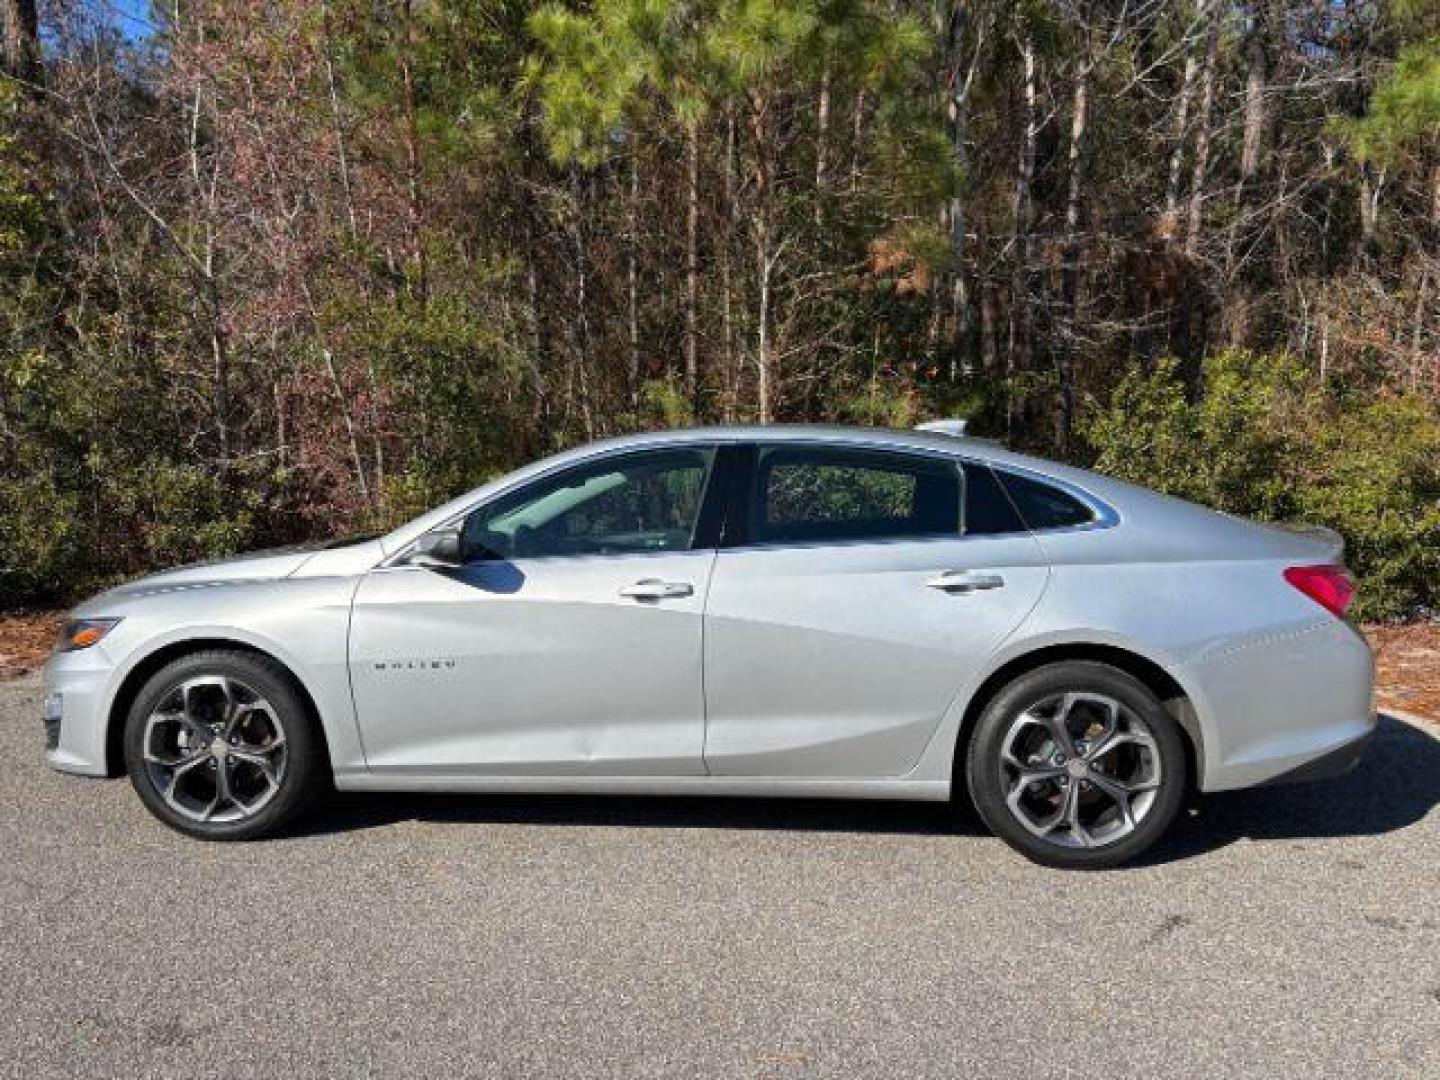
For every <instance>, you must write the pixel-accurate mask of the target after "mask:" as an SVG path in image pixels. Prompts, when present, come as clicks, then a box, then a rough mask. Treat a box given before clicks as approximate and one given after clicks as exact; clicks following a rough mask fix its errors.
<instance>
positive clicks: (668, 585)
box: [620, 578, 695, 600]
mask: <svg viewBox="0 0 1440 1080" xmlns="http://www.w3.org/2000/svg"><path fill="white" fill-rule="evenodd" d="M694 593H695V587H694V586H693V585H691V584H690V583H689V582H688V581H661V580H660V579H659V578H646V579H645V580H644V581H637V582H635V584H634V585H626V586H625V587H624V588H623V589H621V590H620V595H621V596H628V597H629V598H630V599H631V600H675V599H678V598H680V597H682V596H693V595H694Z"/></svg>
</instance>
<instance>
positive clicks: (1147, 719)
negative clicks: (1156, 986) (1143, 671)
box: [965, 660, 1189, 870]
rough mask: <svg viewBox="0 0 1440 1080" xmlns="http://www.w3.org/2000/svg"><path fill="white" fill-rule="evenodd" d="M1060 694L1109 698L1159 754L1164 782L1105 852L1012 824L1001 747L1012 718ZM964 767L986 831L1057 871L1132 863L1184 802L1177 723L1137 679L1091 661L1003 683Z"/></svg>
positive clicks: (1182, 760)
mask: <svg viewBox="0 0 1440 1080" xmlns="http://www.w3.org/2000/svg"><path fill="white" fill-rule="evenodd" d="M1066 690H1090V691H1096V692H1099V693H1103V694H1106V695H1109V696H1110V697H1113V698H1115V699H1116V700H1117V701H1119V702H1120V703H1121V704H1123V705H1124V706H1125V707H1126V708H1128V709H1129V710H1131V711H1132V712H1133V713H1134V714H1135V715H1136V716H1138V717H1139V718H1140V719H1141V720H1142V721H1144V723H1145V725H1146V726H1147V727H1148V728H1149V729H1150V732H1151V734H1152V735H1153V736H1154V738H1155V743H1156V746H1157V748H1158V750H1159V756H1160V766H1161V770H1162V777H1163V778H1162V781H1161V786H1160V790H1159V791H1158V792H1157V793H1156V798H1155V801H1154V802H1153V803H1152V804H1151V806H1150V810H1149V812H1148V813H1146V815H1145V816H1144V818H1143V819H1142V820H1141V821H1140V823H1139V825H1138V826H1137V827H1136V829H1135V831H1134V832H1132V833H1131V834H1130V835H1128V836H1126V837H1124V838H1123V839H1121V840H1118V841H1116V842H1115V843H1113V844H1107V845H1105V846H1104V847H1099V848H1066V847H1062V846H1060V845H1058V844H1051V843H1048V842H1046V841H1045V840H1042V839H1041V838H1040V837H1038V836H1036V835H1035V834H1034V833H1032V832H1030V831H1029V830H1028V829H1026V828H1025V827H1024V826H1023V825H1022V824H1020V822H1018V821H1016V820H1015V818H1014V816H1013V815H1012V814H1011V812H1010V808H1009V807H1008V806H1006V804H1005V792H1004V791H1003V790H1001V785H1000V780H999V769H998V761H999V755H1000V742H1001V740H1002V739H1003V738H1004V736H1005V734H1006V732H1007V731H1008V730H1009V726H1010V723H1011V721H1012V720H1013V719H1014V717H1016V716H1018V715H1019V713H1020V712H1021V711H1022V710H1023V709H1025V708H1028V707H1029V706H1031V705H1034V704H1035V703H1036V702H1037V701H1040V700H1041V699H1043V698H1046V697H1049V696H1051V695H1053V694H1056V693H1059V692H1063V691H1066ZM965 767H966V768H965V772H966V780H967V784H966V787H967V789H968V791H969V794H970V799H971V802H972V803H973V804H974V806H975V809H976V811H977V812H978V813H979V815H980V817H981V819H982V820H983V821H984V822H985V824H986V825H987V826H988V827H989V828H990V830H991V831H992V832H993V833H995V835H996V836H998V837H999V838H1000V839H1002V840H1004V841H1005V842H1006V843H1008V844H1009V845H1010V846H1011V847H1013V848H1015V849H1016V850H1017V851H1019V852H1020V853H1021V854H1023V855H1024V856H1025V857H1026V858H1028V859H1030V860H1032V861H1033V862H1037V863H1040V864H1041V865H1044V866H1053V867H1059V868H1063V869H1077V870H1084V869H1092V870H1100V869H1108V868H1110V867H1114V866H1118V865H1120V864H1122V863H1125V862H1129V861H1130V860H1131V859H1134V858H1135V857H1136V856H1138V855H1139V854H1140V853H1141V852H1143V851H1145V850H1146V849H1147V848H1149V847H1150V846H1151V845H1152V844H1154V843H1155V842H1156V841H1157V840H1158V839H1160V837H1161V836H1163V835H1164V833H1165V832H1166V830H1168V829H1169V827H1170V824H1171V823H1172V822H1173V821H1174V819H1175V816H1176V814H1177V813H1178V812H1179V810H1180V808H1181V806H1182V805H1183V803H1184V800H1185V794H1186V791H1187V788H1188V783H1189V778H1188V775H1187V773H1188V760H1187V755H1186V752H1185V743H1184V736H1183V735H1182V734H1181V732H1180V729H1179V725H1178V724H1177V723H1176V722H1175V720H1174V719H1173V718H1171V716H1170V715H1169V714H1168V713H1167V712H1166V711H1165V708H1164V706H1163V705H1162V704H1161V703H1160V701H1159V700H1158V699H1157V698H1156V697H1155V695H1154V694H1152V693H1151V692H1150V691H1149V690H1148V689H1147V688H1146V687H1145V686H1144V685H1143V684H1142V683H1140V682H1139V681H1138V680H1136V679H1135V678H1133V677H1132V676H1130V675H1127V674H1126V673H1125V672H1123V671H1120V670H1118V669H1116V668H1112V667H1110V666H1109V665H1106V664H1101V663H1096V662H1093V661H1079V660H1074V661H1062V662H1059V663H1055V664H1049V665H1046V666H1045V667H1041V668H1037V669H1036V670H1034V671H1031V672H1028V673H1027V674H1024V675H1021V676H1019V677H1018V678H1016V679H1015V680H1014V681H1013V682H1011V683H1010V684H1009V685H1007V686H1005V687H1004V688H1003V689H1002V690H1001V691H1000V692H999V693H998V694H996V696H995V697H994V699H992V700H991V702H990V703H989V705H987V706H986V708H985V711H984V713H983V714H982V715H981V717H980V720H979V722H978V723H977V724H976V725H975V728H974V730H973V732H972V733H971V737H970V740H969V744H968V748H967V752H966V761H965Z"/></svg>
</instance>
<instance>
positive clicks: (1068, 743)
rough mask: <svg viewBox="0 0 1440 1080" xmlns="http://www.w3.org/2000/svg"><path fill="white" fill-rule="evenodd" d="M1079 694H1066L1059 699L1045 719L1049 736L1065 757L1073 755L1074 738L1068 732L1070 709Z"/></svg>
mask: <svg viewBox="0 0 1440 1080" xmlns="http://www.w3.org/2000/svg"><path fill="white" fill-rule="evenodd" d="M1078 696H1079V695H1077V694H1066V695H1065V696H1064V697H1063V698H1062V699H1061V701H1060V705H1059V706H1058V707H1057V708H1056V710H1055V711H1054V712H1053V713H1051V714H1050V715H1049V716H1048V717H1047V718H1046V720H1045V727H1046V729H1047V730H1048V731H1049V732H1050V737H1051V738H1052V739H1054V740H1055V745H1056V746H1058V747H1059V748H1060V749H1061V751H1062V752H1063V753H1064V754H1065V756H1066V757H1067V758H1073V757H1075V738H1074V736H1072V735H1071V734H1070V727H1069V721H1070V709H1071V708H1072V707H1073V706H1074V704H1075V702H1076V700H1077V698H1078Z"/></svg>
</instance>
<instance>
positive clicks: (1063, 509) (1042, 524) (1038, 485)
mask: <svg viewBox="0 0 1440 1080" xmlns="http://www.w3.org/2000/svg"><path fill="white" fill-rule="evenodd" d="M995 475H996V476H997V477H999V479H1000V483H1001V484H1002V485H1004V488H1005V492H1006V494H1008V495H1009V496H1010V501H1011V502H1013V503H1014V504H1015V509H1016V510H1018V511H1019V512H1020V517H1021V519H1023V520H1024V522H1025V525H1026V527H1027V528H1029V529H1031V530H1032V531H1035V532H1038V531H1040V530H1042V529H1069V528H1073V527H1074V526H1076V525H1088V524H1089V523H1090V522H1092V521H1094V520H1095V511H1094V510H1092V509H1090V507H1088V506H1086V505H1085V504H1084V503H1083V502H1081V501H1080V500H1079V499H1077V498H1076V497H1075V496H1073V495H1071V494H1070V493H1069V492H1068V491H1063V490H1061V489H1060V488H1058V487H1055V486H1054V485H1051V484H1047V483H1045V482H1043V481H1041V480H1032V479H1031V478H1030V477H1028V476H1020V475H1018V474H1016V473H1010V472H1005V471H1004V470H1003V469H996V470H995Z"/></svg>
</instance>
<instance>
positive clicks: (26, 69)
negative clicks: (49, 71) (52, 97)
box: [0, 0, 42, 88]
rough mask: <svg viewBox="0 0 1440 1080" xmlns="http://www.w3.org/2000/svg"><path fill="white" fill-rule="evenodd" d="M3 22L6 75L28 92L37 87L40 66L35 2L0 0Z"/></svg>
mask: <svg viewBox="0 0 1440 1080" xmlns="http://www.w3.org/2000/svg"><path fill="white" fill-rule="evenodd" d="M0 4H3V6H0V13H3V15H4V19H5V58H4V59H5V73H6V74H7V75H9V76H10V77H11V78H15V79H19V80H20V81H21V82H24V83H26V84H28V85H29V86H30V87H31V88H35V87H38V86H39V84H40V78H41V74H42V71H41V66H40V20H39V17H38V16H37V14H36V11H35V0H0Z"/></svg>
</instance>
